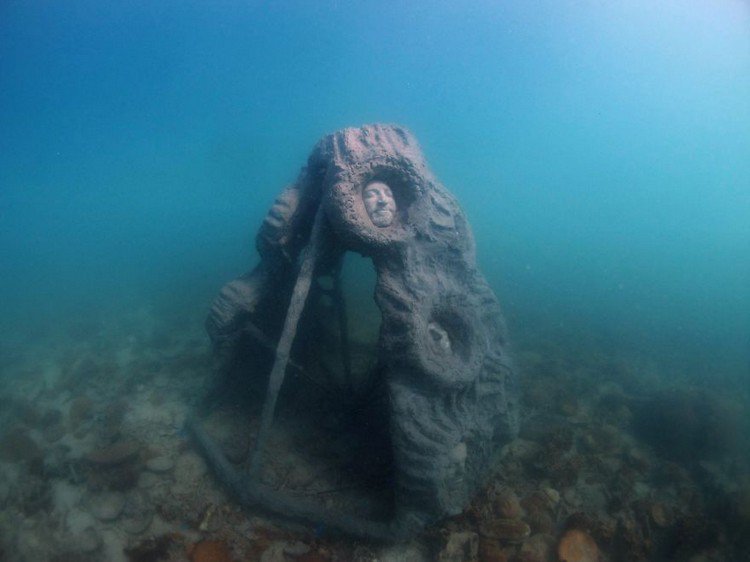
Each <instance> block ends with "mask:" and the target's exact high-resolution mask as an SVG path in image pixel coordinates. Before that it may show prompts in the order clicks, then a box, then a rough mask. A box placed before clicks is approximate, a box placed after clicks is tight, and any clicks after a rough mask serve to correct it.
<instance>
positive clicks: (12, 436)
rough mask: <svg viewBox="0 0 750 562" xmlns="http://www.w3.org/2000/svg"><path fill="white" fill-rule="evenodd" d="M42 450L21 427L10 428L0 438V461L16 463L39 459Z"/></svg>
mask: <svg viewBox="0 0 750 562" xmlns="http://www.w3.org/2000/svg"><path fill="white" fill-rule="evenodd" d="M42 456H43V452H42V450H41V449H40V448H39V445H37V444H36V441H34V439H33V438H32V437H31V436H30V435H29V432H28V431H27V430H26V429H25V428H23V427H22V426H16V427H11V428H10V429H9V430H8V431H7V432H6V433H5V435H3V436H2V437H0V460H4V461H7V462H12V463H17V462H22V461H29V460H33V459H41V458H42Z"/></svg>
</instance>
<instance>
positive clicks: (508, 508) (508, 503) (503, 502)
mask: <svg viewBox="0 0 750 562" xmlns="http://www.w3.org/2000/svg"><path fill="white" fill-rule="evenodd" d="M494 507H495V513H496V514H497V515H498V516H499V517H502V518H503V519H517V518H519V517H521V514H522V513H523V510H522V509H521V502H520V501H519V500H518V496H517V495H516V494H515V493H514V492H513V490H511V489H509V488H503V489H502V490H500V491H499V492H498V494H497V496H496V497H495V502H494Z"/></svg>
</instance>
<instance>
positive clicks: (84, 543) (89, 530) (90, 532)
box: [71, 527, 102, 554]
mask: <svg viewBox="0 0 750 562" xmlns="http://www.w3.org/2000/svg"><path fill="white" fill-rule="evenodd" d="M71 542H72V543H73V546H75V547H77V549H78V550H80V551H81V552H83V553H84V554H90V553H92V552H95V551H97V550H99V547H100V546H101V545H102V538H101V537H100V536H99V533H97V532H96V529H94V528H93V527H86V528H85V529H84V530H83V531H81V532H80V533H77V534H76V535H73V536H72V537H71Z"/></svg>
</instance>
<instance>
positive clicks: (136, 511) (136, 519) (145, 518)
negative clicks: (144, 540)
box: [119, 492, 154, 535]
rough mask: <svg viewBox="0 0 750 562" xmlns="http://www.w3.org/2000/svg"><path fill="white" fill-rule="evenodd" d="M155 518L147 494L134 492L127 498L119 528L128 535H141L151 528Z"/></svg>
mask: <svg viewBox="0 0 750 562" xmlns="http://www.w3.org/2000/svg"><path fill="white" fill-rule="evenodd" d="M153 518H154V510H153V508H152V507H151V504H150V502H149V497H148V495H147V494H146V492H133V493H131V494H128V496H127V499H126V501H125V508H124V509H123V512H122V516H121V518H120V525H119V526H120V528H121V529H122V530H123V531H125V532H126V533H129V534H131V535H139V534H141V533H143V532H144V531H145V530H146V529H148V528H149V526H150V525H151V521H152V520H153Z"/></svg>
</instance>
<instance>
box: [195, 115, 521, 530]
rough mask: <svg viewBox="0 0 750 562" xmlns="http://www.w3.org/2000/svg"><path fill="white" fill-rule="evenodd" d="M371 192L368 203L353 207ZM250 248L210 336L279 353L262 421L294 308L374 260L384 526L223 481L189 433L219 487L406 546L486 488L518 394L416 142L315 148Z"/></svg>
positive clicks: (371, 129)
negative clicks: (389, 470) (246, 340)
mask: <svg viewBox="0 0 750 562" xmlns="http://www.w3.org/2000/svg"><path fill="white" fill-rule="evenodd" d="M370 186H374V187H373V188H372V189H373V190H374V191H377V193H373V194H369V193H365V194H364V198H363V190H365V189H366V188H368V187H370ZM389 195H390V197H392V200H391V201H389V200H388V197H389ZM367 197H371V199H370V200H368V199H367ZM257 247H258V251H259V253H260V255H261V258H262V259H261V262H260V264H259V265H258V266H257V267H256V268H255V270H253V271H252V272H251V273H249V274H247V275H245V276H243V277H241V278H240V279H238V280H235V281H233V282H231V283H229V284H228V285H226V286H225V287H224V288H223V289H222V291H221V293H220V295H219V297H218V298H217V299H216V301H215V303H214V305H213V308H212V310H211V313H210V316H209V319H208V321H207V329H208V332H209V334H210V336H211V338H212V340H213V342H214V344H215V345H216V347H217V349H218V350H219V351H220V353H223V354H224V355H225V356H226V357H232V356H233V355H234V354H236V353H238V352H241V350H240V349H239V347H241V345H242V343H241V342H242V341H243V337H244V336H246V335H247V333H248V331H250V332H261V333H260V334H257V333H256V334H255V336H257V337H266V338H267V339H269V340H270V341H269V342H268V343H267V345H269V346H271V347H275V348H276V352H277V353H276V360H275V363H274V372H272V375H271V383H270V384H269V390H268V394H267V401H266V409H265V410H264V418H266V417H268V418H269V420H270V418H271V417H272V416H273V405H271V406H269V403H272V404H275V400H276V397H275V395H273V394H274V390H273V388H272V387H273V386H274V382H273V379H274V377H276V378H277V379H279V378H281V379H283V375H284V371H285V370H286V368H287V367H288V361H289V357H288V354H286V352H284V353H281V352H280V351H279V349H280V348H281V347H282V346H283V345H284V342H285V341H288V340H289V341H288V343H289V348H290V349H291V341H290V340H294V337H295V334H296V330H297V322H298V320H299V316H300V315H301V307H304V305H305V301H307V299H308V295H309V298H310V300H311V301H314V300H315V299H316V298H317V297H318V296H319V293H320V288H319V286H318V284H317V283H315V282H314V280H315V279H317V278H320V277H322V276H327V275H332V274H333V275H335V274H336V271H337V267H338V264H340V262H341V256H342V255H343V254H344V253H345V252H346V251H354V252H358V253H360V254H362V255H364V256H367V257H369V258H371V259H372V262H373V264H374V267H375V271H376V274H377V282H376V288H375V300H376V303H377V306H378V307H379V309H380V311H381V315H382V323H381V327H380V336H379V341H378V363H379V367H378V372H379V373H380V376H382V377H383V382H384V385H385V387H386V389H387V400H386V401H385V402H384V404H385V405H386V406H385V407H386V408H387V419H388V420H389V422H388V423H389V427H388V433H389V434H390V442H391V446H392V455H393V474H394V485H395V490H394V498H395V510H394V515H393V518H392V519H391V520H390V521H385V522H378V521H369V520H364V519H362V520H359V519H357V518H356V517H351V516H346V517H344V516H343V515H341V514H332V513H324V512H322V511H321V510H320V509H319V508H317V507H316V506H311V505H304V504H302V503H301V502H299V501H295V500H292V499H290V498H282V497H280V496H278V495H274V494H272V493H271V492H270V491H269V490H265V489H262V486H260V485H259V484H258V482H256V481H253V475H252V474H251V475H247V474H239V473H238V472H237V471H236V469H233V468H231V467H230V466H229V464H228V463H227V462H226V459H223V458H222V454H221V452H220V451H219V450H218V448H217V447H216V446H215V445H214V444H213V443H212V442H211V441H210V439H209V438H208V436H207V435H206V434H205V433H204V432H203V431H202V430H201V429H200V426H199V425H198V424H193V431H194V433H195V435H196V437H197V440H198V442H199V444H200V445H201V446H202V448H203V450H204V452H205V453H206V454H207V456H208V457H209V461H210V462H211V464H212V465H213V466H214V468H215V469H216V470H217V472H218V473H219V475H220V477H221V478H222V479H223V480H224V481H225V482H226V483H227V484H228V485H229V486H230V487H231V488H232V489H233V490H234V491H235V492H236V493H237V495H238V496H240V499H241V501H246V502H248V503H258V504H262V505H264V506H265V507H267V508H269V509H271V510H274V511H277V512H280V513H281V514H282V515H287V516H290V517H294V518H298V519H304V520H308V521H314V522H325V523H327V524H328V525H329V526H330V527H331V528H332V529H338V530H341V531H343V532H346V533H352V534H357V535H364V536H369V537H373V538H382V539H394V538H398V537H400V536H405V535H408V534H410V533H413V532H415V531H417V530H419V529H420V528H422V527H424V526H425V525H427V524H429V523H431V522H434V521H436V520H439V519H440V518H443V517H445V516H449V515H454V514H457V513H460V512H461V511H462V510H463V509H464V508H465V507H466V505H467V503H468V501H469V500H470V498H471V495H472V494H473V493H474V492H475V491H476V490H477V488H478V487H479V486H480V485H481V484H482V482H483V479H484V477H485V475H486V473H487V469H488V467H489V464H490V462H491V458H492V454H493V452H494V451H495V450H496V449H497V447H498V446H499V445H501V444H503V443H505V442H507V441H508V440H510V439H511V438H512V437H513V436H514V435H515V434H516V432H517V430H518V398H519V396H518V393H519V391H518V381H517V374H516V371H515V369H514V366H513V363H512V361H511V359H510V357H509V355H508V351H507V342H506V332H505V325H504V321H503V317H502V314H501V310H500V306H499V303H498V301H497V299H496V297H495V295H494V293H493V292H492V290H491V289H490V287H489V286H488V284H487V282H486V281H485V279H484V278H483V276H482V275H481V273H480V272H479V271H478V270H477V266H476V261H475V247H474V238H473V235H472V233H471V230H470V228H469V225H468V223H467V220H466V217H465V215H464V214H463V212H462V210H461V208H460V207H459V205H458V203H457V201H456V199H455V198H454V197H453V195H452V194H451V193H450V192H448V190H447V189H446V188H445V187H443V186H442V185H441V184H440V183H439V182H438V181H437V180H436V179H435V177H434V176H433V175H432V173H431V172H430V171H429V169H428V168H427V165H426V162H425V160H424V157H423V156H422V153H421V150H420V149H419V146H418V145H417V143H416V141H415V139H414V137H413V136H412V135H411V134H410V133H409V132H408V131H406V130H405V129H403V128H402V127H398V126H389V125H369V126H364V127H361V128H349V129H344V130H342V131H338V132H336V133H334V134H331V135H328V136H326V137H324V138H323V139H322V140H321V141H320V142H319V143H318V144H317V145H316V146H315V148H314V150H313V152H312V154H311V156H310V158H309V160H308V165H307V167H306V168H304V169H303V170H302V173H301V174H300V176H299V178H298V180H297V182H296V183H295V184H294V185H292V186H290V187H288V188H287V189H285V190H284V191H283V192H282V194H281V195H280V196H279V198H278V199H277V201H276V203H275V204H274V206H273V207H272V209H271V210H270V211H269V213H268V216H267V217H266V219H265V221H264V223H263V225H262V226H261V228H260V231H259V233H258V237H257ZM306 276H307V277H309V279H307V280H306ZM310 287H312V289H310ZM301 295H302V296H301ZM300 302H301V303H302V304H301V305H300V304H299V303H300ZM297 309H299V310H297ZM295 315H296V318H295ZM303 328H304V325H303ZM303 357H304V355H303ZM274 373H275V374H274ZM258 376H263V377H265V376H266V374H265V373H261V374H260V375H258ZM276 384H277V387H276V391H275V392H276V393H278V385H280V382H277V383H276ZM269 408H270V410H271V411H270V413H269V411H268V409H269ZM268 423H270V421H269V422H268ZM262 432H263V428H261V433H262ZM258 441H259V445H256V451H255V458H254V462H255V459H260V458H261V455H262V448H263V436H262V435H261V436H260V437H259V439H258ZM258 462H260V461H258ZM255 464H256V465H257V463H255ZM255 469H257V466H256V467H255ZM252 470H254V469H252V468H251V472H252Z"/></svg>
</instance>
